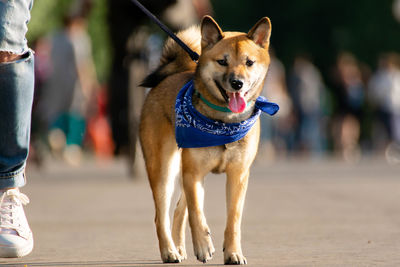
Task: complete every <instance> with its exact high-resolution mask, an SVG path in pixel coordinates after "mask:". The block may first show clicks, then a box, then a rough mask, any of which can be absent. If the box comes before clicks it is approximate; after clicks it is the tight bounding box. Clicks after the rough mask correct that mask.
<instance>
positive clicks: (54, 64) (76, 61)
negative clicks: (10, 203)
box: [37, 1, 98, 165]
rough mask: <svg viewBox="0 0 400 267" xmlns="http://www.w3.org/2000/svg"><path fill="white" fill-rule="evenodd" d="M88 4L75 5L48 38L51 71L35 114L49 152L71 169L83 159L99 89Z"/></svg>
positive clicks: (79, 2) (77, 3) (87, 2)
mask: <svg viewBox="0 0 400 267" xmlns="http://www.w3.org/2000/svg"><path fill="white" fill-rule="evenodd" d="M89 4H90V1H83V2H81V1H76V2H75V4H74V5H73V6H72V8H71V9H70V11H69V13H68V14H67V15H66V16H65V17H64V27H63V29H61V30H60V31H57V32H55V33H54V34H53V35H52V36H50V38H49V43H50V46H51V52H50V65H51V71H50V72H49V73H48V77H47V80H46V81H44V85H43V88H42V92H41V96H40V99H38V107H37V109H38V112H39V113H40V116H41V118H42V121H43V122H44V125H46V128H47V129H48V130H49V133H48V140H49V145H50V148H51V149H52V152H54V153H56V154H61V155H62V156H63V158H64V159H65V160H66V161H67V162H68V163H70V164H72V165H78V164H79V163H80V160H81V157H82V151H81V149H82V144H83V140H84V136H85V132H86V122H87V118H88V115H89V111H90V108H91V105H93V104H94V97H93V96H94V91H95V89H97V88H98V84H97V78H96V74H95V70H94V64H93V59H92V51H91V41H90V37H89V35H88V33H87V25H86V18H87V15H88V13H89V10H90V6H89Z"/></svg>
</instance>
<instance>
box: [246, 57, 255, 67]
mask: <svg viewBox="0 0 400 267" xmlns="http://www.w3.org/2000/svg"><path fill="white" fill-rule="evenodd" d="M253 64H254V61H253V60H250V59H248V60H247V61H246V65H247V66H248V67H251V66H253Z"/></svg>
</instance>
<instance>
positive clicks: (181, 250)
mask: <svg viewBox="0 0 400 267" xmlns="http://www.w3.org/2000/svg"><path fill="white" fill-rule="evenodd" d="M176 249H177V250H178V252H179V254H180V255H181V258H182V260H186V259H187V254H186V248H185V246H177V247H176Z"/></svg>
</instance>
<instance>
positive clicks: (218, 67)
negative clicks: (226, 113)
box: [197, 16, 271, 113]
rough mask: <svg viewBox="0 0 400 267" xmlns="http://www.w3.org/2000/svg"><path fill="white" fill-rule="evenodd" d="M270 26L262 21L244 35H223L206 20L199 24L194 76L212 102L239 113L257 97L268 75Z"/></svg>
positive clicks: (212, 20)
mask: <svg viewBox="0 0 400 267" xmlns="http://www.w3.org/2000/svg"><path fill="white" fill-rule="evenodd" d="M270 35H271V22H270V20H269V19H268V18H267V17H264V18H262V19H261V20H260V21H258V22H257V23H256V25H254V27H253V28H252V29H251V30H250V31H249V32H248V33H247V34H246V33H239V32H223V31H222V30H221V28H220V27H219V26H218V24H217V23H216V22H215V21H214V19H212V18H211V17H210V16H205V17H204V18H203V20H202V23H201V56H200V59H199V66H198V69H197V75H198V77H199V78H200V79H201V81H202V82H203V83H204V85H205V88H206V89H202V90H208V92H201V93H205V94H206V95H208V96H209V97H211V98H213V100H214V102H217V103H219V104H221V105H228V107H229V109H230V110H231V111H232V112H235V113H241V112H243V110H244V109H245V108H246V104H247V102H249V101H251V100H254V99H256V98H257V96H258V95H259V94H260V92H261V90H262V86H263V84H264V80H265V77H266V74H267V71H268V66H269V63H270V57H269V53H268V48H269V39H270Z"/></svg>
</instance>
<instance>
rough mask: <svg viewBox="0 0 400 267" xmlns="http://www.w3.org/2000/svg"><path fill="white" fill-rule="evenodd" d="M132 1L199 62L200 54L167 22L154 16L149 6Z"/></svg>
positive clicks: (135, 0) (136, 0)
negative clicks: (168, 25)
mask: <svg viewBox="0 0 400 267" xmlns="http://www.w3.org/2000/svg"><path fill="white" fill-rule="evenodd" d="M132 2H133V3H134V4H135V5H136V6H137V7H138V8H139V9H140V10H142V11H143V13H145V14H146V15H147V16H148V17H149V18H150V19H151V20H152V21H154V22H155V23H156V24H157V25H158V26H159V27H160V28H161V29H162V30H163V31H164V32H166V33H167V34H168V35H169V36H170V37H171V38H172V39H174V40H175V42H177V43H178V44H179V45H180V46H181V47H182V48H183V50H185V51H186V52H187V53H188V54H189V56H190V58H191V59H192V60H193V61H194V62H197V61H198V60H199V54H197V53H196V52H194V51H193V50H192V49H190V48H189V47H188V46H187V45H186V44H185V43H184V42H183V41H182V40H181V39H179V38H178V36H176V35H175V34H174V33H173V32H172V31H171V30H170V29H168V27H167V26H165V24H163V23H162V22H161V21H160V20H159V19H158V18H157V17H156V16H154V15H153V14H152V13H151V12H150V11H149V10H148V9H147V8H145V7H144V6H143V5H142V4H141V3H140V2H139V1H138V0H132Z"/></svg>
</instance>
